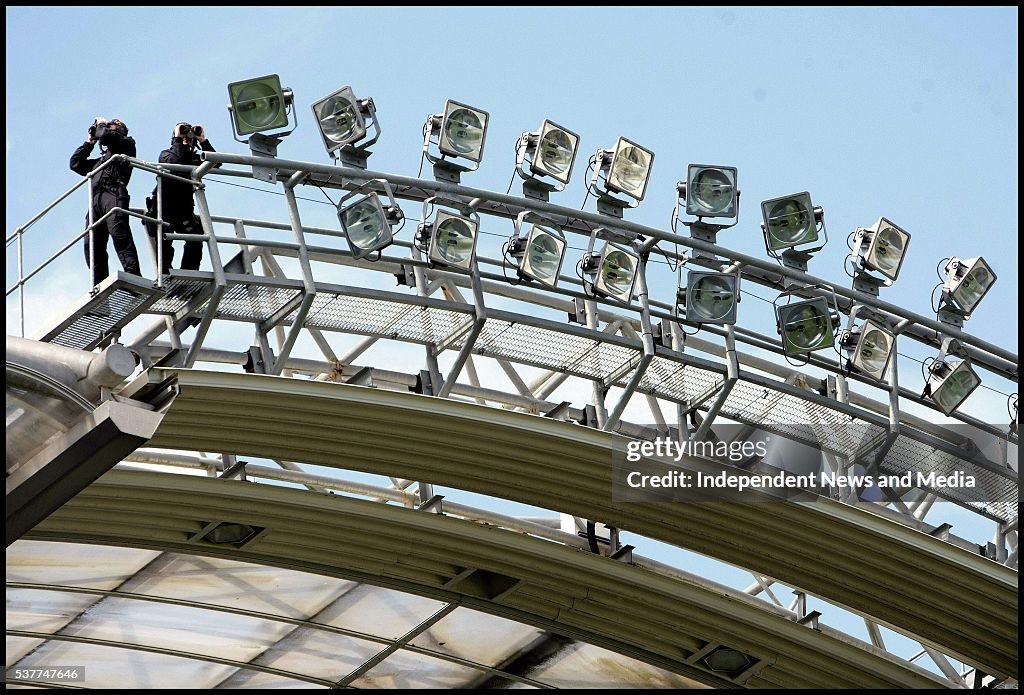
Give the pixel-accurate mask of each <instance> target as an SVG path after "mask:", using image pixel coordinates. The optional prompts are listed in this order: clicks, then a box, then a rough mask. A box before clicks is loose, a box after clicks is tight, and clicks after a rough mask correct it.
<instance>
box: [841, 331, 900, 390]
mask: <svg viewBox="0 0 1024 695" xmlns="http://www.w3.org/2000/svg"><path fill="white" fill-rule="evenodd" d="M895 345H896V336H894V335H893V334H892V333H891V332H890V331H888V330H886V329H885V328H883V327H882V326H879V325H878V324H877V323H875V322H874V321H870V320H869V321H865V322H864V325H863V327H862V328H861V331H860V337H859V338H858V340H857V345H856V347H855V348H854V350H853V355H852V356H851V357H850V364H851V366H852V367H853V368H854V369H856V370H857V371H859V372H861V373H863V374H866V375H868V376H870V377H872V378H873V379H878V380H879V381H885V369H886V367H888V366H889V358H890V357H892V353H893V352H894V350H895Z"/></svg>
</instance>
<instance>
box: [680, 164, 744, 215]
mask: <svg viewBox="0 0 1024 695" xmlns="http://www.w3.org/2000/svg"><path fill="white" fill-rule="evenodd" d="M734 193H735V190H734V187H733V184H732V181H730V180H729V177H728V176H726V175H725V172H723V171H719V170H718V169H702V170H701V172H700V173H699V174H697V176H695V177H694V179H693V192H692V193H690V194H689V195H692V196H693V197H694V203H696V205H697V206H699V207H698V209H699V210H704V211H706V212H708V213H714V212H726V211H727V210H728V209H729V207H730V206H731V205H732V201H733V195H734ZM691 214H700V213H699V212H694V213H691Z"/></svg>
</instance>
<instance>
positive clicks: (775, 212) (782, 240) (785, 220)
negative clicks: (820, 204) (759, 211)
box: [766, 198, 818, 249]
mask: <svg viewBox="0 0 1024 695" xmlns="http://www.w3.org/2000/svg"><path fill="white" fill-rule="evenodd" d="M766 222H767V225H768V240H769V243H770V245H771V247H772V249H781V248H786V247H789V246H796V245H798V244H802V243H804V242H805V241H813V240H814V239H817V237H818V234H817V228H816V227H815V222H814V211H813V210H811V208H810V207H809V206H808V205H807V201H806V200H804V199H800V198H784V199H782V200H779V201H776V202H775V203H773V204H772V206H771V208H770V209H769V210H768V219H767V220H766Z"/></svg>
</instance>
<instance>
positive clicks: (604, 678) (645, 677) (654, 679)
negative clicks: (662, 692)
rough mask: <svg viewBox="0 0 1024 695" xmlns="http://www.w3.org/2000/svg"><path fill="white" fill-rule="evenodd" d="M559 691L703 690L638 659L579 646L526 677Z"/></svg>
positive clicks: (590, 645) (567, 650)
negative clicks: (592, 689)
mask: <svg viewBox="0 0 1024 695" xmlns="http://www.w3.org/2000/svg"><path fill="white" fill-rule="evenodd" d="M525 675H527V676H529V677H530V678H535V679H537V680H539V681H542V682H544V683H548V684H549V685H553V686H555V687H558V688H703V687H706V686H704V685H703V684H702V683H699V682H697V681H694V680H690V679H689V678H686V677H685V676H680V675H678V674H675V673H672V672H670V671H665V670H663V669H660V668H657V667H655V666H651V665H649V664H645V663H644V662H642V661H637V660H636V659H630V658H629V657H627V656H622V655H621V654H616V653H615V652H610V651H608V650H607V649H602V648H600V647H595V646H594V645H592V644H582V643H576V644H573V645H571V646H570V647H568V648H566V649H564V650H563V651H562V652H561V653H560V654H559V655H558V656H557V657H555V658H553V659H550V660H548V661H546V662H544V663H542V664H541V665H540V666H538V667H537V668H535V669H533V670H532V671H530V672H529V673H527V674H525Z"/></svg>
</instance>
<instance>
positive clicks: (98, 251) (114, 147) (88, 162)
mask: <svg viewBox="0 0 1024 695" xmlns="http://www.w3.org/2000/svg"><path fill="white" fill-rule="evenodd" d="M97 142H98V143H99V144H100V156H99V157H95V158H93V159H89V155H90V154H92V150H93V147H95V146H96V143H97ZM115 154H124V155H127V156H129V157H134V156H135V140H134V139H133V138H130V137H128V127H127V126H126V125H125V124H124V123H122V122H121V121H120V120H118V119H116V118H115V119H114V120H112V121H108V120H107V119H106V118H102V117H97V118H96V119H95V120H94V121H93V124H92V125H91V126H89V139H88V140H86V141H85V142H84V143H83V144H82V145H80V146H79V147H78V149H76V150H75V152H74V154H72V155H71V170H72V171H73V172H75V173H76V174H79V175H81V176H88V175H89V173H90V172H91V171H93V170H94V169H97V168H98V167H100V166H103V165H104V164H106V166H105V167H104V168H103V170H102V171H100V172H99V173H98V174H97V175H96V176H95V177H94V178H93V181H92V201H91V205H92V215H93V221H94V222H95V221H98V220H101V219H102V218H103V216H104V215H106V214H107V213H108V212H110V211H111V210H113V209H115V208H120V209H122V210H127V209H128V203H129V196H128V181H129V179H131V177H132V166H131V164H130V163H128V162H111V163H110V164H107V162H108V161H109V160H110V158H111V157H113V156H114V155H115ZM85 224H86V226H87V227H88V225H89V214H88V213H86V216H85ZM90 236H91V237H92V240H93V241H94V242H95V243H94V244H93V245H92V246H93V247H92V248H90V243H89V242H90ZM108 237H109V238H110V239H113V241H114V250H115V251H116V252H117V257H118V258H119V259H120V261H121V265H122V266H123V267H124V270H125V272H126V273H131V274H132V275H141V274H142V273H141V271H140V269H139V254H138V251H137V250H136V248H135V240H134V239H133V238H132V231H131V228H130V227H129V226H128V215H127V214H125V213H123V212H114V213H112V214H111V215H110V216H109V217H107V218H106V219H105V220H103V221H102V222H99V224H97V225H96V226H95V227H93V229H92V233H91V235H89V234H87V235H86V236H85V262H86V263H87V264H88V265H89V267H90V268H92V284H93V286H94V287H95V286H96V285H98V284H100V282H102V281H103V279H104V278H106V277H107V275H108V274H109V272H110V271H109V267H108V265H107V238H108ZM90 252H91V253H90Z"/></svg>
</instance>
